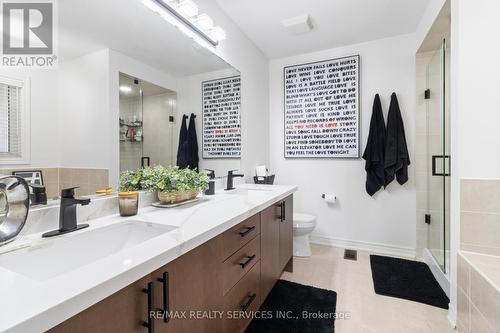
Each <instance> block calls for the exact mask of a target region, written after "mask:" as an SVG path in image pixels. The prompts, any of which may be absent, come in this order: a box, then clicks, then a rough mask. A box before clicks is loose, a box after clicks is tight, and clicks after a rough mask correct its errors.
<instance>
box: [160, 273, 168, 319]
mask: <svg viewBox="0 0 500 333" xmlns="http://www.w3.org/2000/svg"><path fill="white" fill-rule="evenodd" d="M158 281H159V282H161V283H162V285H163V310H162V311H163V321H164V322H165V323H168V321H169V320H170V308H169V303H170V302H169V294H170V293H169V285H170V282H169V275H168V272H163V275H162V277H161V278H159V279H158Z"/></svg>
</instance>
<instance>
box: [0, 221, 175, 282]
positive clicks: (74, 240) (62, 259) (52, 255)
mask: <svg viewBox="0 0 500 333" xmlns="http://www.w3.org/2000/svg"><path fill="white" fill-rule="evenodd" d="M174 229H176V227H173V226H167V225H161V224H155V223H151V222H144V221H139V220H127V221H124V222H120V223H117V224H113V225H110V226H106V227H102V228H97V229H91V230H88V231H83V232H80V233H78V234H73V235H71V234H69V235H66V236H59V237H58V238H56V239H53V240H48V241H45V240H43V241H41V242H40V243H39V244H36V245H34V246H31V247H29V248H25V249H22V250H17V251H13V252H8V253H5V254H1V255H0V267H1V268H4V269H7V270H10V271H13V272H15V273H18V274H21V275H24V276H26V277H28V278H30V279H34V280H39V281H43V280H47V279H50V278H53V277H56V276H58V275H61V274H63V273H66V272H69V271H72V270H75V269H77V268H80V267H82V266H85V265H88V264H90V263H93V262H96V261H98V260H99V259H102V258H105V257H107V256H110V255H113V254H116V253H118V252H120V251H123V250H125V249H128V248H131V247H134V246H136V245H138V244H140V243H143V242H146V241H148V240H150V239H152V238H155V237H157V236H160V235H162V234H165V233H167V232H170V231H172V230H174Z"/></svg>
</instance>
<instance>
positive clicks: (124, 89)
mask: <svg viewBox="0 0 500 333" xmlns="http://www.w3.org/2000/svg"><path fill="white" fill-rule="evenodd" d="M120 91H121V92H122V93H126V94H128V93H130V92H131V91H132V88H131V87H130V86H125V85H123V86H120Z"/></svg>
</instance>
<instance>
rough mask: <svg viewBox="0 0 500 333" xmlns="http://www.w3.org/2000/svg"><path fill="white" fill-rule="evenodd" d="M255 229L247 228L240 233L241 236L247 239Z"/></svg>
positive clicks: (252, 227)
mask: <svg viewBox="0 0 500 333" xmlns="http://www.w3.org/2000/svg"><path fill="white" fill-rule="evenodd" d="M253 229H255V226H251V227H246V228H245V230H242V231H240V236H241V237H245V236H246V235H248V234H249V233H250V232H251V231H252V230H253Z"/></svg>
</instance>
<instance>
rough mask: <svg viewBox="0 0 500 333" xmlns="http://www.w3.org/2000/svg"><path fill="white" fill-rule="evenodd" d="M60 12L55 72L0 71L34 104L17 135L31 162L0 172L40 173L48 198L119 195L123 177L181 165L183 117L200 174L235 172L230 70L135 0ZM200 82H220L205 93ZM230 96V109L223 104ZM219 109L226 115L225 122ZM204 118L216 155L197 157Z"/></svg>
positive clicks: (75, 1) (235, 86)
mask: <svg viewBox="0 0 500 333" xmlns="http://www.w3.org/2000/svg"><path fill="white" fill-rule="evenodd" d="M57 6H58V11H59V14H58V17H59V22H58V43H57V44H58V51H57V52H58V61H59V64H58V67H57V68H54V69H30V68H2V69H1V72H0V77H5V78H8V79H10V80H12V81H8V79H6V80H4V81H5V82H7V83H8V82H21V83H25V82H27V83H26V84H28V85H27V86H25V87H26V89H25V90H23V91H22V93H23V94H25V93H26V98H29V101H30V103H29V104H30V105H31V110H29V111H30V113H29V124H30V125H31V126H25V127H23V128H22V130H23V131H24V133H19V138H20V139H23V140H25V141H26V140H27V141H28V142H27V147H26V150H24V151H23V152H26V153H29V154H28V156H22V157H23V158H22V159H18V161H15V160H13V159H11V160H10V161H7V160H3V161H0V174H12V173H13V172H18V171H23V172H25V173H26V174H28V175H31V176H32V177H36V175H40V179H39V182H42V183H43V185H44V186H46V188H47V192H48V197H49V198H56V197H57V196H58V194H59V193H60V190H61V189H62V188H66V187H70V186H79V189H78V190H77V194H78V195H91V194H94V193H95V191H96V190H97V189H102V188H106V187H115V188H116V186H117V183H118V179H119V175H120V172H121V171H124V170H135V169H137V168H140V167H141V166H143V165H148V164H149V165H154V164H161V165H177V163H178V154H177V153H178V147H179V146H180V144H179V134H180V130H181V127H182V126H181V125H182V123H183V119H185V118H186V117H184V115H186V116H187V122H189V119H190V118H191V117H194V125H195V128H196V135H197V143H198V155H199V163H198V169H199V170H203V169H211V170H215V173H216V176H218V177H219V176H225V175H226V174H227V171H228V170H233V169H240V167H241V166H240V157H241V154H242V153H243V152H241V153H234V152H233V151H234V150H235V149H240V150H241V147H240V146H239V142H238V140H237V138H238V136H241V133H240V131H239V112H244V109H243V107H241V106H240V107H239V108H238V110H236V108H235V106H234V101H236V100H238V101H239V90H240V86H239V81H238V82H236V81H235V82H228V81H227V79H228V78H239V75H240V73H239V71H238V70H237V69H236V68H234V67H233V66H231V65H230V64H228V63H227V62H226V61H224V60H223V59H221V58H219V57H218V56H216V55H215V54H214V53H213V52H212V51H211V50H209V49H207V48H205V47H202V46H200V45H199V44H198V43H196V42H195V41H194V40H193V39H192V38H189V37H187V36H186V35H185V34H184V33H182V32H181V31H180V30H179V29H177V28H176V27H174V26H173V25H171V24H170V23H169V22H167V21H165V20H164V19H162V18H161V17H160V16H159V15H158V14H157V13H154V12H152V11H151V10H150V8H147V7H146V6H144V5H143V3H142V2H141V1H139V0H137V1H135V0H127V1H122V0H107V1H99V0H88V1H80V0H64V1H58V2H57ZM117 8H119V10H117ZM208 14H210V13H208ZM144 22H147V24H144ZM224 80H226V81H224ZM219 81H220V82H219ZM204 82H218V83H216V84H213V85H207V86H206V87H205V88H206V90H203V89H204ZM2 87H3V86H2ZM207 87H208V88H207ZM28 88H29V89H28ZM2 89H4V88H2ZM8 89H10V88H9V87H7V86H6V87H5V89H4V90H5V91H7V90H8ZM12 89H13V88H12ZM207 89H208V90H207ZM243 89H244V88H243ZM4 90H2V91H4ZM236 90H237V94H238V98H236V99H235V98H232V99H231V100H232V101H233V102H232V103H233V104H231V102H228V100H225V99H224V98H226V96H229V97H231V96H233V97H234V96H235V92H236ZM4 95H5V94H0V98H1V97H2V96H4ZM23 96H24V95H23ZM207 96H208V97H207ZM0 105H7V104H5V103H4V102H3V101H0ZM204 105H205V107H204ZM207 105H208V107H207ZM204 110H205V112H204ZM0 111H2V112H3V108H1V110H0ZM14 111H15V112H21V111H22V110H12V112H14ZM219 111H224V112H228V111H230V113H228V116H227V117H221V114H220V112H219ZM236 111H237V112H236ZM207 112H209V113H208V114H209V116H210V117H209V118H207V117H204V116H205V115H207ZM236 114H237V115H238V116H236ZM0 119H2V117H1V115H0ZM204 120H205V122H206V124H208V126H212V128H210V129H209V130H208V131H207V132H206V133H205V134H206V135H205V138H206V140H211V141H210V142H209V143H210V144H212V145H214V146H213V147H215V148H211V149H212V150H213V153H211V154H204V152H203V147H204V139H203V138H204V134H203V128H204V126H203V122H204ZM2 124H3V123H2ZM213 126H215V127H213ZM4 127H5V126H4ZM207 128H208V127H207ZM26 132H27V133H26ZM2 133H4V130H3V129H2V128H0V136H2V135H3V136H2V137H5V133H4V134H2ZM214 138H215V139H214ZM25 141H23V143H26V142H25ZM1 142H3V145H1V144H0V148H1V150H2V151H1V152H0V153H2V152H4V151H7V148H6V143H5V142H7V141H6V140H3V141H0V143H1ZM12 142H14V141H12ZM214 142H215V143H214ZM217 142H223V144H219V146H217ZM4 146H5V147H4ZM231 152H233V153H231ZM0 157H1V156H0ZM25 157H26V158H25Z"/></svg>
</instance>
